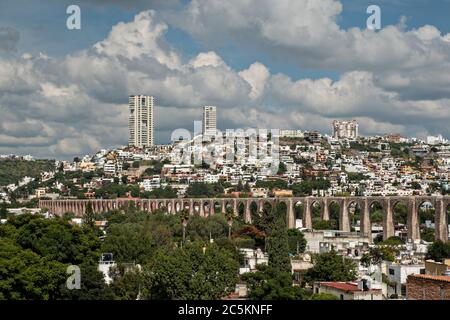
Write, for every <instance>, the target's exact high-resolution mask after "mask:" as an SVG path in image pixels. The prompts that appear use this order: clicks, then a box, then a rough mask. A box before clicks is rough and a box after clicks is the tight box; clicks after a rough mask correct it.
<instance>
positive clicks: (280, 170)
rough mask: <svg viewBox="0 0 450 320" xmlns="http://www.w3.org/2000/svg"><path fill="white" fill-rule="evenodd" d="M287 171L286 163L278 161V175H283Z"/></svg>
mask: <svg viewBox="0 0 450 320" xmlns="http://www.w3.org/2000/svg"><path fill="white" fill-rule="evenodd" d="M286 171H287V168H286V165H285V164H284V162H282V161H280V164H279V165H278V172H277V174H278V175H283V174H285V173H286Z"/></svg>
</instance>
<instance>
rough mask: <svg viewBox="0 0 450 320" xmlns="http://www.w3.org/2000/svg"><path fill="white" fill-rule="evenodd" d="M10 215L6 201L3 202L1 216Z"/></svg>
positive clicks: (0, 209) (3, 217)
mask: <svg viewBox="0 0 450 320" xmlns="http://www.w3.org/2000/svg"><path fill="white" fill-rule="evenodd" d="M7 216H8V206H7V205H6V202H2V205H1V206H0V218H1V219H5V218H6V217H7Z"/></svg>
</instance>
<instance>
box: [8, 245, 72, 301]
mask: <svg viewBox="0 0 450 320" xmlns="http://www.w3.org/2000/svg"><path fill="white" fill-rule="evenodd" d="M65 270H66V266H65V265H64V264H62V263H60V262H57V261H49V260H48V259H45V258H42V257H41V256H39V255H38V254H36V253H34V252H33V251H31V250H29V249H27V250H24V249H22V248H21V247H20V246H17V245H16V244H14V241H13V240H11V239H6V238H0V300H49V299H57V298H60V297H61V293H60V286H61V285H62V284H63V283H64V282H65V280H66V278H67V276H66V274H65Z"/></svg>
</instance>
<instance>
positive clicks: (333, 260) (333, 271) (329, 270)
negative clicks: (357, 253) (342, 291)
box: [304, 250, 356, 284]
mask: <svg viewBox="0 0 450 320" xmlns="http://www.w3.org/2000/svg"><path fill="white" fill-rule="evenodd" d="M313 264H314V266H313V267H312V268H310V269H308V271H307V272H306V273H305V278H304V279H305V281H306V282H307V283H309V284H312V283H314V282H316V281H353V280H355V279H356V264H355V263H354V262H353V261H352V260H351V259H348V258H344V257H343V256H340V255H338V254H337V253H336V251H334V250H331V251H330V252H325V253H321V254H315V255H313Z"/></svg>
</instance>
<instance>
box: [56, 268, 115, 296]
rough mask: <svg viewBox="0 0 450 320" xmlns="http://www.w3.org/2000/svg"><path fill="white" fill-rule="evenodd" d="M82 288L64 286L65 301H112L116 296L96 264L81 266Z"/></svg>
mask: <svg viewBox="0 0 450 320" xmlns="http://www.w3.org/2000/svg"><path fill="white" fill-rule="evenodd" d="M80 272H81V288H80V289H73V290H69V289H67V287H66V285H65V283H64V284H63V286H62V299H64V300H111V299H113V297H114V295H113V292H112V290H111V288H110V287H109V286H108V285H107V284H106V282H105V279H104V275H103V273H102V272H100V271H98V270H97V266H96V265H94V264H82V265H80Z"/></svg>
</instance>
